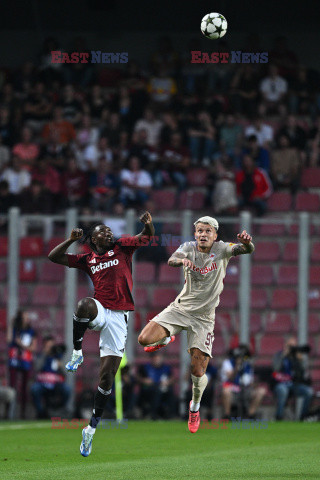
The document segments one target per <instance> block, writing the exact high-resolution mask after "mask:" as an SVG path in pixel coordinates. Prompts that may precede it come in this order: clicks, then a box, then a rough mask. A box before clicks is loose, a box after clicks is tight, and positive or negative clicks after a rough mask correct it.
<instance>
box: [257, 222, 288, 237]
mask: <svg viewBox="0 0 320 480" xmlns="http://www.w3.org/2000/svg"><path fill="white" fill-rule="evenodd" d="M285 234H286V227H285V225H283V224H278V223H266V224H262V225H261V226H260V230H259V235H265V236H269V235H270V236H272V237H273V236H279V237H280V236H281V235H285Z"/></svg>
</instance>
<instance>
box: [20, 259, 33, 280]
mask: <svg viewBox="0 0 320 480" xmlns="http://www.w3.org/2000/svg"><path fill="white" fill-rule="evenodd" d="M19 279H20V282H35V281H36V279H37V268H36V262H35V261H34V260H31V259H28V260H22V261H21V262H20V264H19Z"/></svg>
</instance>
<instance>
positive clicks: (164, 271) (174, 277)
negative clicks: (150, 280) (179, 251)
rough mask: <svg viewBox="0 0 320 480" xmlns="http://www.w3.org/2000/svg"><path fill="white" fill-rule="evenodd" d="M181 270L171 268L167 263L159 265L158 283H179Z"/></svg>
mask: <svg viewBox="0 0 320 480" xmlns="http://www.w3.org/2000/svg"><path fill="white" fill-rule="evenodd" d="M180 282H181V269H180V268H172V267H170V266H169V265H168V264H167V263H163V264H162V265H160V272H159V283H180Z"/></svg>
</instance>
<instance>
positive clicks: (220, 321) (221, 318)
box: [214, 312, 233, 334]
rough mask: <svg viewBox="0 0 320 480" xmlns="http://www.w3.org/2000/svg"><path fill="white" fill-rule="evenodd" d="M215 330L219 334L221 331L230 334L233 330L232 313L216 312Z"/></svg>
mask: <svg viewBox="0 0 320 480" xmlns="http://www.w3.org/2000/svg"><path fill="white" fill-rule="evenodd" d="M214 331H215V333H217V334H219V333H221V332H226V333H228V334H230V333H231V332H232V331H233V327H232V322H231V316H230V313H220V312H218V313H216V318H215V323H214Z"/></svg>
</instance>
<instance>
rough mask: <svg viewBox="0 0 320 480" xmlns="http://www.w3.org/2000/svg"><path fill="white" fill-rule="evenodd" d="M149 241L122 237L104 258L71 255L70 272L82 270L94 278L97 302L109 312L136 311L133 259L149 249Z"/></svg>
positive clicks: (145, 238) (69, 261)
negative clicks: (133, 296)
mask: <svg viewBox="0 0 320 480" xmlns="http://www.w3.org/2000/svg"><path fill="white" fill-rule="evenodd" d="M148 243H149V237H142V238H140V239H139V238H137V237H122V238H120V239H119V240H117V241H116V243H115V244H114V245H113V247H112V248H110V250H108V251H107V252H106V253H104V254H103V255H98V254H97V253H95V252H93V251H92V252H90V253H84V254H80V255H73V254H71V253H68V254H67V256H68V264H69V267H70V268H79V269H80V270H83V271H84V272H86V273H87V274H88V275H89V277H90V278H91V280H92V282H93V286H94V298H95V299H96V300H98V301H99V302H100V303H101V305H102V306H103V307H104V308H109V309H110V310H134V302H133V298H132V295H131V292H132V286H133V282H132V255H133V253H134V252H135V250H137V249H138V248H139V247H141V246H143V245H148Z"/></svg>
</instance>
